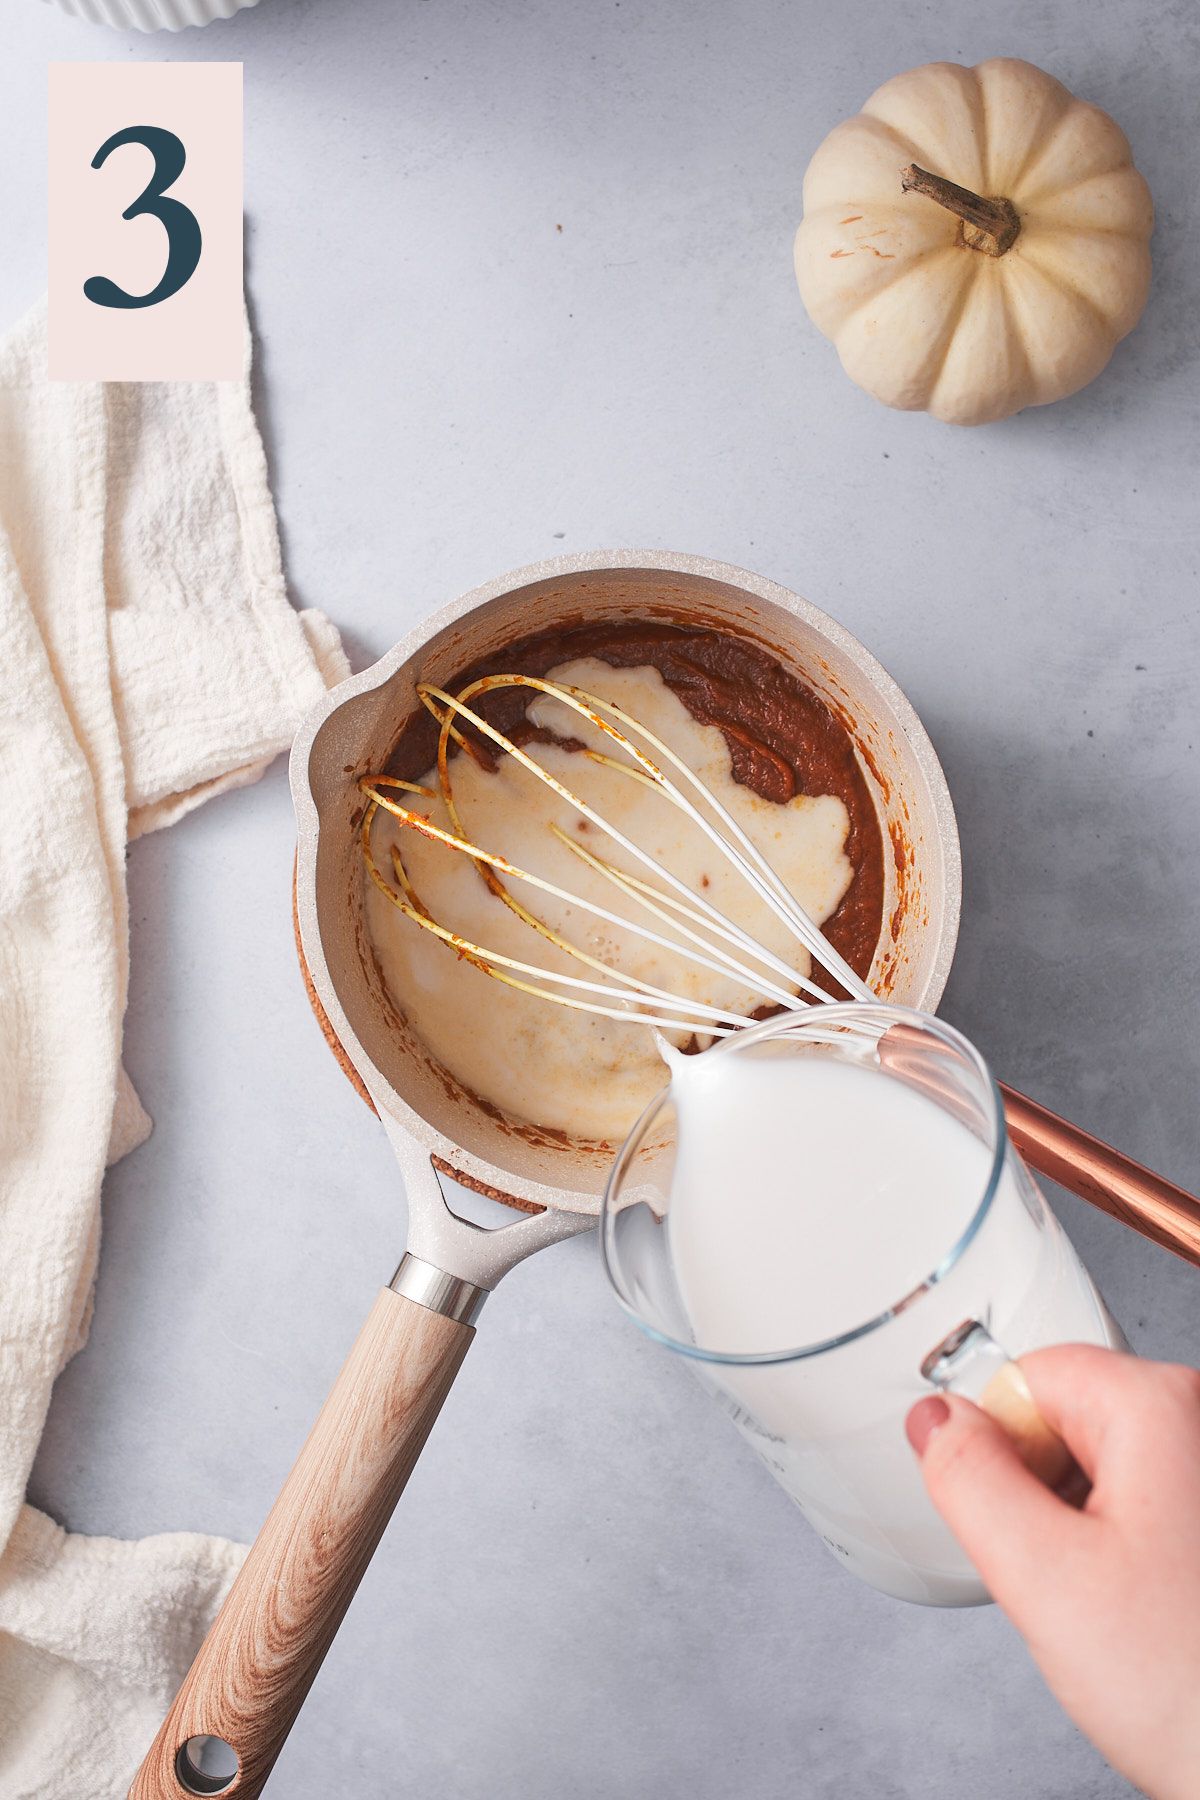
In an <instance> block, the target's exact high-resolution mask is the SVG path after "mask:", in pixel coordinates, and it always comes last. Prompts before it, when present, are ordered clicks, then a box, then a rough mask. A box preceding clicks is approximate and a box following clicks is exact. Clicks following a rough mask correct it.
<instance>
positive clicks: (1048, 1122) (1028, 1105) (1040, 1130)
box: [1000, 1083, 1200, 1265]
mask: <svg viewBox="0 0 1200 1800" xmlns="http://www.w3.org/2000/svg"><path fill="white" fill-rule="evenodd" d="M1000 1093H1001V1095H1002V1096H1003V1100H1004V1116H1005V1118H1006V1119H1007V1121H1008V1131H1009V1136H1010V1137H1011V1138H1012V1141H1013V1143H1014V1144H1015V1145H1016V1146H1017V1149H1018V1150H1019V1151H1020V1152H1021V1155H1022V1156H1023V1157H1024V1158H1025V1161H1026V1162H1027V1163H1029V1164H1030V1166H1031V1167H1032V1168H1035V1169H1036V1170H1037V1171H1038V1173H1039V1174H1040V1175H1048V1176H1049V1178H1050V1180H1051V1181H1057V1182H1060V1183H1061V1184H1062V1186H1063V1187H1065V1188H1069V1189H1070V1191H1071V1192H1072V1193H1073V1194H1078V1195H1079V1197H1080V1199H1082V1200H1090V1201H1091V1203H1092V1205H1093V1206H1098V1207H1099V1208H1100V1210H1101V1211H1102V1212H1106V1213H1110V1214H1111V1215H1112V1217H1113V1218H1114V1219H1120V1220H1121V1221H1122V1223H1123V1224H1125V1225H1131V1226H1132V1227H1133V1229H1134V1230H1135V1231H1140V1232H1141V1234H1142V1236H1143V1237H1147V1238H1150V1239H1152V1240H1153V1242H1154V1243H1156V1244H1161V1245H1162V1246H1163V1247H1164V1249H1167V1250H1173V1251H1174V1252H1175V1254H1176V1256H1182V1257H1183V1259H1184V1261H1185V1262H1190V1263H1195V1264H1198V1265H1200V1198H1197V1196H1196V1195H1195V1194H1189V1193H1188V1192H1187V1190H1186V1189H1185V1188H1181V1187H1179V1186H1177V1185H1176V1183H1175V1182H1173V1181H1168V1180H1167V1179H1166V1177H1165V1176H1163V1175H1156V1174H1155V1173H1154V1171H1153V1169H1147V1168H1143V1166H1142V1164H1141V1163H1137V1162H1134V1160H1133V1158H1132V1157H1131V1156H1126V1155H1124V1153H1123V1152H1122V1151H1120V1150H1114V1149H1113V1147H1112V1145H1111V1144H1105V1143H1103V1142H1102V1141H1101V1140H1100V1139H1099V1138H1097V1137H1093V1136H1092V1134H1091V1132H1090V1131H1084V1130H1083V1129H1082V1127H1081V1126H1079V1125H1072V1124H1071V1123H1070V1122H1069V1121H1068V1120H1067V1119H1060V1118H1059V1116H1058V1114H1057V1113H1052V1112H1051V1111H1050V1108H1049V1107H1048V1106H1042V1105H1040V1104H1039V1103H1038V1101H1036V1100H1030V1099H1029V1098H1028V1096H1027V1095H1025V1094H1018V1093H1017V1092H1016V1091H1015V1089H1013V1088H1010V1087H1005V1086H1004V1084H1003V1083H1001V1084H1000Z"/></svg>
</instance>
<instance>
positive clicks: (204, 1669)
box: [130, 551, 960, 1800]
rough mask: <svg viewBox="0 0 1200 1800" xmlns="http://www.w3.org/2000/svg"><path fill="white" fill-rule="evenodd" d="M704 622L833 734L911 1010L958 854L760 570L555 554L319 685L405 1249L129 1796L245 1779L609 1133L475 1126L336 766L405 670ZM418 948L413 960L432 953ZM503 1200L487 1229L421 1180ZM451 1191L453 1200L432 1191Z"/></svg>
mask: <svg viewBox="0 0 1200 1800" xmlns="http://www.w3.org/2000/svg"><path fill="white" fill-rule="evenodd" d="M606 618H611V619H614V620H616V619H637V620H651V621H658V622H665V623H686V624H687V625H689V626H691V627H697V626H702V627H703V626H706V627H709V628H711V629H714V630H718V631H721V632H725V633H732V634H735V635H737V636H740V637H744V638H748V639H751V640H753V642H754V643H755V644H756V645H758V646H760V647H762V648H765V649H766V650H767V651H769V652H770V654H771V655H772V656H774V657H775V658H776V660H777V661H778V662H780V663H781V664H782V665H783V666H784V667H785V668H787V669H788V670H790V671H792V672H794V673H795V674H798V675H799V676H801V677H802V678H803V680H804V681H806V682H807V683H808V685H809V686H810V687H811V688H813V689H814V690H815V691H816V692H817V693H818V694H819V695H820V696H821V697H822V698H823V699H824V700H825V702H826V703H827V705H828V706H829V707H830V708H831V709H832V710H833V711H834V713H835V714H836V715H837V716H838V718H840V719H841V720H842V721H843V722H844V724H845V725H846V727H847V729H848V730H849V732H850V733H851V735H852V738H853V741H854V743H855V745H856V748H857V751H858V756H859V760H860V762H861V765H862V768H863V771H864V774H865V776H866V778H867V781H868V785H869V788H870V791H871V793H872V795H873V797H874V801H875V805H876V808H877V811H878V815H879V819H880V823H881V826H882V828H883V831H884V833H885V842H890V844H891V845H892V847H893V849H894V854H893V855H890V856H888V857H887V858H886V859H885V860H886V864H887V876H886V891H885V902H884V918H885V929H884V931H883V933H882V936H881V942H880V948H879V950H878V951H877V954H876V958H875V965H874V967H873V969H872V972H871V977H870V980H871V985H872V987H873V989H874V990H875V992H876V993H877V994H879V995H880V996H881V997H883V998H887V999H889V1000H892V1001H894V1002H895V1003H897V1004H900V1005H906V1006H910V1007H913V1008H918V1009H923V1010H926V1011H932V1010H933V1009H934V1008H935V1007H936V1005H937V1002H938V1000H939V999H940V997H941V994H942V989H943V987H944V985H945V981H946V976H947V973H948V971H949V968H950V961H951V957H952V955H953V952H954V944H955V938H956V935H957V930H958V919H959V900H960V865H959V848H958V834H957V830H956V827H955V822H954V812H953V808H952V806H951V803H950V795H949V792H948V791H947V787H946V782H945V779H944V776H943V774H942V770H941V767H940V765H939V763H938V759H937V757H936V755H935V753H934V750H933V746H932V745H931V743H930V741H929V738H928V737H927V735H926V733H925V731H924V729H923V727H922V726H921V723H920V721H919V719H918V718H917V716H916V714H915V713H914V711H913V709H912V707H911V706H910V705H909V703H908V701H907V700H906V699H905V697H904V695H903V694H902V693H901V691H900V689H899V688H898V687H897V686H896V683H895V682H894V681H892V679H891V678H890V677H889V676H888V675H887V674H886V673H885V672H884V670H883V669H882V668H881V667H880V666H879V664H878V663H877V662H876V661H875V660H874V659H873V658H872V657H871V656H870V655H868V653H867V652H866V651H865V650H864V649H863V647H862V645H861V644H859V643H857V642H856V640H855V639H854V638H853V637H852V636H851V635H850V633H849V632H847V631H845V630H844V629H843V628H842V627H841V626H840V625H838V624H837V623H835V621H834V620H832V619H830V618H828V617H827V616H826V615H825V614H824V613H822V612H820V611H819V610H818V609H817V608H816V607H815V606H811V605H810V604H809V603H808V602H807V601H805V600H801V599H800V598H798V597H797V596H796V595H795V594H792V593H789V592H788V591H787V590H786V589H784V588H782V587H779V586H777V585H776V584H775V583H773V582H770V581H765V580H762V579H761V578H760V577H758V576H755V575H751V574H748V573H746V572H745V571H744V570H741V569H735V568H730V567H727V566H725V565H723V564H720V563H713V562H707V561H704V560H701V559H699V558H695V557H688V556H673V555H663V554H659V553H657V552H647V551H622V552H610V553H607V554H603V555H593V556H587V557H567V558H560V559H557V560H555V561H553V562H547V563H541V564H537V565H535V566H534V567H532V568H527V569H523V570H521V571H519V572H518V573H517V574H515V575H509V576H506V577H502V578H501V579H500V580H498V581H495V582H491V583H489V584H488V585H487V586H485V587H483V588H479V589H476V590H475V591H474V592H473V593H469V594H467V595H465V596H464V597H463V598H461V599H459V600H456V601H454V602H452V603H451V604H450V605H449V606H446V607H444V608H443V609H442V611H440V612H439V613H437V614H435V615H434V617H433V618H432V619H431V620H429V622H428V623H427V624H425V625H424V626H421V627H419V628H418V629H417V630H416V631H414V632H412V633H411V634H410V635H409V636H408V637H407V638H405V639H404V640H403V642H401V643H399V644H398V645H397V646H396V647H395V649H393V650H392V651H390V652H389V653H388V655H386V656H385V657H384V658H383V659H382V660H381V661H380V662H378V663H376V664H375V666H374V667H373V668H370V669H367V670H366V671H364V672H363V673H362V674H361V675H357V676H355V677H353V678H352V679H351V680H349V681H346V682H343V683H342V684H341V686H340V687H337V688H335V689H334V690H332V691H331V692H330V693H329V694H328V695H327V696H326V698H325V699H324V700H323V701H322V702H321V704H320V705H319V706H318V707H317V708H316V709H315V710H314V712H313V713H312V714H311V716H310V717H309V718H308V719H307V721H306V722H305V724H304V726H303V727H302V729H301V731H300V733H299V735H298V737H297V739H296V744H295V747H294V750H293V754H292V792H293V797H294V800H295V806H296V815H297V822H298V838H299V842H298V853H297V865H296V913H297V923H298V932H299V939H300V944H301V950H302V956H303V959H304V963H305V964H306V967H307V972H308V976H309V979H310V981H311V985H312V991H313V995H314V998H315V1001H316V1003H317V1005H318V1007H319V1009H320V1011H321V1012H322V1014H323V1017H324V1022H325V1024H326V1026H327V1030H328V1032H329V1033H330V1034H331V1036H332V1038H333V1040H334V1041H335V1043H336V1046H337V1048H338V1052H339V1055H340V1056H341V1058H342V1059H343V1061H344V1062H345V1063H347V1064H348V1065H349V1068H350V1070H351V1072H352V1073H353V1075H354V1077H355V1079H356V1081H357V1083H358V1084H359V1085H360V1087H361V1090H362V1091H363V1092H364V1093H365V1095H366V1096H367V1097H368V1098H369V1100H370V1101H371V1103H372V1104H373V1106H374V1108H375V1110H376V1112H377V1113H378V1115H379V1118H380V1120H381V1121H382V1123H383V1126H384V1129H385V1131H386V1132H387V1134H388V1137H389V1139H390V1141H391V1144H392V1146H393V1148H394V1150H395V1153H396V1159H397V1161H398V1163H399V1165H400V1169H401V1171H402V1174H403V1179H404V1187H405V1190H406V1193H407V1199H408V1242H407V1250H406V1251H405V1253H404V1255H403V1257H402V1259H401V1261H400V1265H399V1268H398V1269H397V1271H396V1274H395V1275H394V1277H393V1278H392V1280H391V1282H390V1284H389V1285H388V1286H386V1287H384V1288H383V1289H382V1291H381V1292H380V1293H379V1295H378V1297H377V1299H376V1300H375V1303H374V1306H373V1307H372V1309H371V1311H370V1313H369V1315H368V1317H367V1320H366V1323H365V1325H364V1326H363V1329H362V1332H361V1334H360V1336H359V1338H358V1340H357V1342H356V1343H355V1345H354V1347H353V1349H352V1350H351V1352H350V1355H349V1358H348V1360H347V1362H346V1364H345V1366H344V1368H343V1369H342V1371H341V1373H340V1375H339V1376H338V1377H337V1380H336V1382H335V1384H334V1387H333V1389H332V1391H331V1393H330V1396H329V1398H328V1400H327V1401H326V1403H325V1406H324V1408H323V1410H322V1411H321V1413H320V1415H319V1417H318V1419H317V1421H316V1424H315V1425H314V1427H313V1430H312V1433H311V1435H310V1436H309V1438H308V1441H307V1442H306V1443H305V1445H304V1447H303V1448H302V1450H301V1451H300V1454H299V1457H298V1459H297V1461H296V1464H295V1466H294V1468H293V1469H292V1471H291V1473H290V1474H289V1475H288V1477H287V1479H286V1481H285V1483H284V1486H283V1489H282V1492H281V1493H280V1495H279V1498H278V1499H277V1501H276V1502H275V1505H274V1507H273V1508H272V1510H271V1512H270V1514H269V1516H268V1518H267V1520H266V1523H265V1524H264V1526H263V1528H262V1531H261V1532H260V1534H259V1536H258V1539H257V1541H256V1542H255V1544H254V1545H253V1547H252V1548H251V1550H250V1552H249V1555H248V1556H247V1559H246V1562H245V1564H244V1566H243V1568H242V1570H241V1572H240V1574H239V1575H238V1577H237V1580H236V1581H235V1583H234V1585H233V1587H232V1589H231V1591H230V1593H229V1596H228V1598H227V1599H226V1601H225V1603H224V1606H223V1607H222V1609H221V1612H220V1614H219V1615H218V1617H217V1620H216V1622H215V1623H214V1625H213V1627H212V1630H211V1632H210V1633H209V1636H208V1637H207V1639H206V1640H205V1642H204V1644H203V1646H202V1647H201V1649H200V1651H199V1653H198V1655H197V1657H196V1660H195V1662H194V1663H193V1665H192V1668H191V1670H190V1672H189V1673H188V1675H187V1676H186V1678H185V1680H184V1682H183V1685H182V1687H181V1688H180V1691H179V1694H178V1695H177V1697H176V1699H175V1701H174V1703H173V1705H172V1707H171V1710H170V1712H169V1714H168V1716H167V1719H166V1721H165V1722H164V1724H163V1727H162V1729H161V1731H160V1732H159V1734H158V1737H157V1738H156V1740H155V1743H154V1745H153V1747H152V1749H151V1751H150V1753H149V1754H148V1756H147V1758H146V1761H145V1763H144V1764H143V1766H142V1769H141V1771H140V1773H139V1775H138V1777H137V1779H136V1780H135V1782H134V1784H133V1787H132V1789H131V1790H130V1791H131V1795H132V1796H134V1797H136V1800H166V1797H170V1800H181V1797H186V1796H188V1795H192V1794H229V1795H238V1796H240V1797H241V1800H246V1797H247V1796H253V1795H257V1794H259V1793H260V1792H261V1791H262V1788H263V1786H264V1785H265V1783H266V1781H267V1779H268V1777H269V1775H270V1772H271V1769H272V1767H273V1765H274V1763H275V1759H276V1758H277V1756H278V1755H279V1752H280V1750H281V1748H282V1746H283V1743H284V1741H285V1739H286V1737H287V1734H288V1732H289V1730H290V1729H291V1726H292V1724H293V1723H294V1721H295V1718H296V1716H297V1713H298V1712H299V1709H300V1707H301V1705H302V1703H303V1700H304V1697H305V1695H306V1693H307V1692H308V1689H309V1687H310V1685H311V1683H312V1681H313V1679H314V1677H315V1675H316V1673H317V1670H318V1669H319V1667H320V1664H321V1661H322V1658H323V1657H324V1655H325V1653H326V1651H327V1650H328V1648H329V1645H330V1643H331V1642H332V1640H333V1637H334V1634H335V1632H336V1630H337V1628H338V1625H339V1623H340V1621H341V1619H342V1616H343V1614H344V1612H345V1610H346V1608H347V1606H348V1605H349V1603H350V1600H351V1599H352V1597H353V1595H354V1592H355V1589H356V1588H357V1586H358V1583H359V1580H360V1578H361V1577H362V1575H363V1572H364V1570H365V1569H366V1566H367V1563H368V1561H369V1560H370V1557H371V1555H372V1553H373V1552H374V1549H375V1547H376V1544H377V1543H378V1541H379V1538H380V1536H381V1534H382V1532H383V1529H384V1527H385V1525H386V1524H387V1521H388V1519H389V1517H390V1515H391V1513H392V1510H393V1508H394V1507H395V1505H396V1502H397V1500H398V1499H399V1496H400V1494H401V1492H402V1491H403V1488H404V1485H405V1482H406V1480H407V1478H408V1476H409V1474H410V1472H411V1470H412V1468H413V1465H414V1463H415V1462H416V1459H417V1457H418V1455H419V1454H420V1451H421V1448H422V1446H423V1444H424V1442H425V1439H426V1437H427V1435H428V1433H429V1430H430V1428H431V1426H432V1425H433V1422H434V1420H435V1419H436V1417H437V1415H438V1412H439V1410H440V1408H441V1405H442V1402H443V1400H444V1399H445V1397H446V1394H447V1392H448V1390H449V1388H450V1385H451V1383H452V1382H453V1380H454V1377H455V1375H456V1373H457V1371H458V1368H459V1366H460V1364H461V1363H462V1360H463V1357H464V1356H465V1355H466V1352H467V1349H468V1347H469V1345H470V1344H471V1341H472V1339H473V1337H474V1334H475V1324H476V1320H477V1318H478V1316H479V1312H480V1308H481V1306H482V1304H483V1301H484V1300H485V1298H486V1296H487V1295H488V1294H489V1293H490V1292H491V1290H492V1289H493V1288H494V1287H495V1286H496V1285H497V1283H498V1282H499V1281H500V1279H501V1277H502V1276H503V1275H504V1274H506V1273H507V1271H508V1270H509V1269H511V1268H513V1267H514V1266H515V1265H516V1264H517V1263H518V1262H520V1261H521V1260H522V1259H524V1258H525V1257H527V1256H529V1255H531V1254H533V1252H535V1251H537V1250H541V1249H543V1248H546V1247H547V1246H549V1245H550V1244H553V1243H556V1242H558V1241H561V1240H563V1239H565V1238H569V1237H573V1236H575V1235H576V1234H577V1233H579V1232H582V1231H586V1230H588V1229H589V1228H590V1227H592V1226H593V1225H594V1223H595V1218H596V1214H597V1211H598V1208H599V1203H600V1198H601V1195H602V1192H603V1189H604V1183H605V1177H606V1175H607V1172H608V1169H609V1167H610V1165H611V1163H612V1160H613V1157H614V1154H615V1152H616V1149H617V1145H615V1144H611V1143H597V1142H589V1143H582V1142H579V1143H572V1142H569V1141H567V1140H565V1139H564V1138H562V1137H561V1136H559V1135H556V1134H553V1133H549V1132H540V1131H538V1130H537V1129H536V1128H535V1127H531V1126H529V1125H527V1124H524V1123H522V1122H519V1121H516V1120H511V1119H507V1118H505V1117H503V1116H499V1115H498V1114H497V1113H496V1111H495V1109H494V1108H489V1107H487V1106H485V1105H484V1104H482V1103H481V1102H480V1101H479V1100H478V1099H477V1098H476V1097H475V1096H474V1095H472V1094H471V1093H469V1092H468V1091H466V1090H465V1089H463V1088H462V1087H461V1086H459V1085H458V1084H457V1083H456V1082H455V1080H454V1079H453V1077H452V1076H451V1075H450V1073H449V1071H448V1070H446V1069H445V1068H444V1067H442V1066H441V1065H440V1064H438V1063H437V1062H436V1061H435V1060H434V1059H433V1058H432V1056H431V1055H430V1053H429V1052H428V1051H427V1050H426V1049H425V1047H424V1046H423V1044H422V1042H421V1040H420V1039H419V1038H418V1037H417V1035H416V1034H415V1033H414V1031H413V1030H412V1029H411V1027H410V1025H409V1024H408V1022H407V1020H406V1018H405V1016H404V1012H403V1009H402V1008H401V1007H399V1006H397V1004H396V1003H395V1002H394V1000H393V999H392V997H391V996H390V995H389V993H388V992H387V991H386V989H385V987H384V985H383V982H382V979H381V976H380V973H379V969H378V967H377V965H376V961H375V958H374V956H373V954H372V949H371V945H370V941H369V939H368V936H367V930H366V922H365V916H364V904H363V886H362V865H361V857H360V851H359V842H358V829H357V828H358V825H359V823H360V821H361V817H362V810H361V809H362V805H363V800H362V795H361V793H360V791H359V788H358V785H357V783H358V778H359V777H360V776H361V775H363V774H365V773H367V772H369V771H372V770H376V769H378V768H380V767H381V766H383V765H384V764H385V763H386V762H387V759H388V756H389V753H390V752H391V751H392V749H393V747H394V746H395V744H396V741H397V739H398V738H399V736H400V735H401V733H402V732H403V730H404V728H405V726H406V725H407V724H408V723H409V721H410V720H411V719H412V718H413V717H414V716H415V714H416V713H417V711H418V709H419V706H420V702H419V700H418V697H417V693H416V684H417V682H418V681H419V680H424V681H432V682H435V683H437V684H438V685H441V686H447V687H453V685H454V681H455V677H456V676H457V675H458V674H460V673H461V672H462V671H463V670H464V669H466V668H468V667H470V666H471V665H473V664H477V663H479V662H481V661H487V662H491V663H493V664H494V665H495V666H496V667H497V668H500V667H502V666H503V663H504V652H505V647H506V645H509V644H512V643H513V642H514V641H516V640H517V639H518V638H523V637H527V636H529V635H530V634H531V633H533V632H537V631H541V630H547V629H557V628H563V627H570V626H572V625H576V624H581V623H584V622H587V623H595V622H597V621H598V620H601V619H606ZM429 954H431V955H438V954H441V951H440V949H439V947H438V946H436V945H431V947H430V951H429ZM447 1179H451V1180H453V1181H454V1182H455V1183H457V1184H458V1185H459V1187H460V1188H462V1189H466V1190H474V1191H475V1192H476V1193H477V1194H481V1195H484V1196H487V1197H488V1199H489V1200H490V1201H491V1202H499V1203H500V1205H501V1206H502V1207H503V1208H505V1209H507V1210H506V1211H505V1212H502V1213H500V1216H501V1217H502V1218H505V1219H506V1220H507V1221H508V1222H506V1223H504V1224H502V1225H498V1226H495V1227H494V1228H488V1227H487V1226H485V1225H482V1224H481V1223H480V1222H479V1221H478V1218H474V1219H472V1218H470V1217H467V1216H465V1213H466V1211H467V1210H468V1209H467V1208H466V1207H465V1206H464V1204H463V1202H462V1201H461V1200H457V1199H456V1201H455V1208H456V1210H452V1209H451V1206H450V1205H449V1204H448V1203H447V1198H446V1194H445V1192H444V1190H443V1182H444V1181H446V1180H447ZM454 1191H455V1190H452V1193H453V1192H454Z"/></svg>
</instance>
